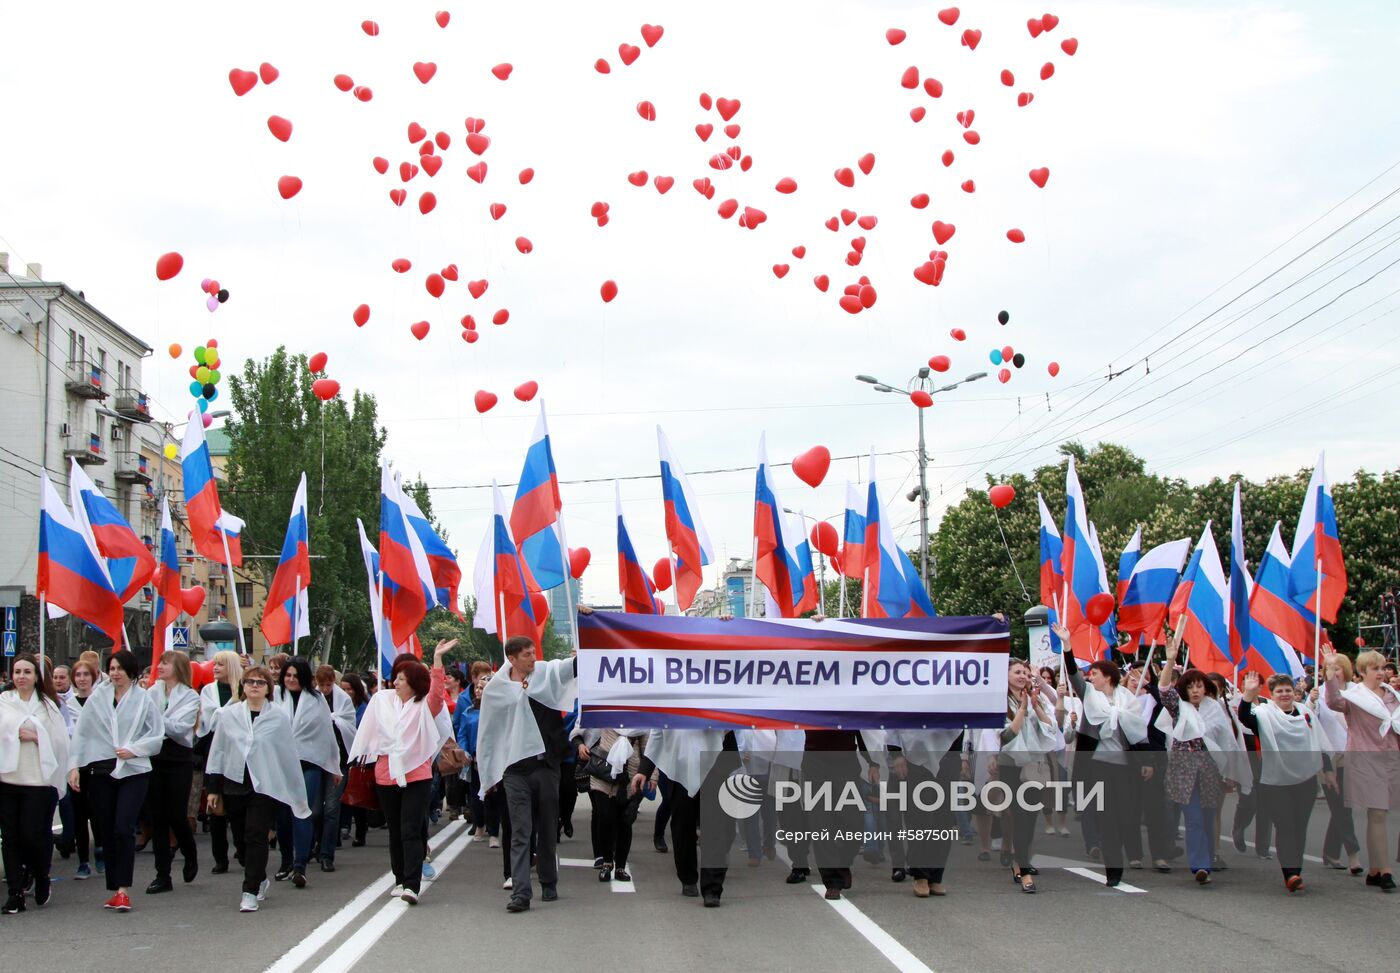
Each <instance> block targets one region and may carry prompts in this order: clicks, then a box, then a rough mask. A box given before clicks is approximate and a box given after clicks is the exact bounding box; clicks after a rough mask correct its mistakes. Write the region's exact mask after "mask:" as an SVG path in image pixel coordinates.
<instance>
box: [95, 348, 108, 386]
mask: <svg viewBox="0 0 1400 973" xmlns="http://www.w3.org/2000/svg"><path fill="white" fill-rule="evenodd" d="M97 375H98V379H97V380H98V382H105V381H107V353H106V352H105V351H103V350H102V349H101V348H99V349H97Z"/></svg>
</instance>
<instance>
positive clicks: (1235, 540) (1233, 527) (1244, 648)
mask: <svg viewBox="0 0 1400 973" xmlns="http://www.w3.org/2000/svg"><path fill="white" fill-rule="evenodd" d="M1228 590H1229V592H1230V611H1229V620H1230V644H1229V651H1230V661H1231V662H1233V663H1234V664H1235V667H1236V668H1239V667H1241V666H1243V665H1244V663H1245V654H1246V653H1247V652H1248V651H1249V647H1250V639H1249V600H1250V595H1251V593H1252V591H1253V582H1252V581H1251V580H1250V577H1249V569H1248V568H1247V567H1246V565H1245V550H1244V517H1243V515H1242V514H1241V513H1240V484H1239V482H1238V481H1236V482H1235V499H1234V501H1233V502H1232V503H1231V505H1230V583H1229V586H1228Z"/></svg>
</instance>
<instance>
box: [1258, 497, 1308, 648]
mask: <svg viewBox="0 0 1400 973" xmlns="http://www.w3.org/2000/svg"><path fill="white" fill-rule="evenodd" d="M1292 563H1293V559H1292V558H1291V557H1290V556H1289V554H1288V548H1287V547H1285V546H1284V544H1283V535H1282V534H1281V533H1280V531H1279V524H1278V523H1277V522H1276V523H1275V524H1274V532H1273V534H1271V535H1270V536H1269V546H1268V547H1267V548H1265V549H1264V556H1263V557H1262V558H1260V559H1259V567H1258V568H1257V569H1256V570H1255V572H1254V591H1253V593H1252V594H1251V595H1250V598H1249V616H1250V626H1249V633H1250V638H1251V641H1252V643H1253V644H1252V645H1251V650H1252V654H1253V655H1255V656H1257V659H1253V658H1250V657H1248V656H1247V657H1246V660H1247V661H1246V665H1245V668H1251V666H1250V664H1249V663H1250V662H1257V663H1261V664H1262V665H1261V667H1260V671H1261V672H1264V673H1269V672H1286V673H1288V674H1290V675H1295V674H1301V669H1302V665H1301V663H1300V662H1298V661H1297V659H1298V651H1297V650H1302V652H1303V653H1304V654H1306V655H1311V653H1310V652H1309V651H1308V650H1309V648H1310V647H1311V645H1312V641H1313V632H1314V631H1315V626H1316V624H1317V616H1315V615H1314V614H1313V613H1312V612H1310V611H1308V610H1307V609H1306V608H1304V607H1302V606H1301V605H1299V604H1298V603H1297V602H1295V601H1293V599H1292V598H1291V597H1289V589H1288V578H1289V568H1290V567H1291V566H1292Z"/></svg>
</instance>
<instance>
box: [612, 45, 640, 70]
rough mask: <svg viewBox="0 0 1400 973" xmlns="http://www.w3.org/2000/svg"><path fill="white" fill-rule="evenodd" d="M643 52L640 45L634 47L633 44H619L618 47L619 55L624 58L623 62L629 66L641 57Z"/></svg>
mask: <svg viewBox="0 0 1400 973" xmlns="http://www.w3.org/2000/svg"><path fill="white" fill-rule="evenodd" d="M641 54H642V49H641V48H640V47H633V46H632V45H631V44H619V45H618V47H617V56H618V57H620V58H622V63H623V64H626V65H627V66H629V67H630V66H631V65H632V62H633V61H635V60H637V58H639V57H641Z"/></svg>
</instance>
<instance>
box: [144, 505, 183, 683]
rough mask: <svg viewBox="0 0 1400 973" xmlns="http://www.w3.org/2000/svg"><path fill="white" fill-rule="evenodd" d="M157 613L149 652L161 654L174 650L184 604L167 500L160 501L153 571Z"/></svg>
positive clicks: (178, 555) (178, 556)
mask: <svg viewBox="0 0 1400 973" xmlns="http://www.w3.org/2000/svg"><path fill="white" fill-rule="evenodd" d="M155 582H156V611H155V626H154V631H153V634H152V636H151V651H152V652H153V653H154V654H155V655H156V657H157V658H158V657H159V655H160V653H162V652H168V651H170V650H171V649H173V648H175V633H174V632H173V631H171V628H172V626H173V625H174V624H175V623H176V622H177V621H179V620H180V612H181V611H182V610H183V604H182V601H181V598H180V554H179V551H178V550H177V549H176V547H175V528H174V527H173V526H172V525H171V523H170V499H169V498H168V497H162V498H161V501H160V568H159V570H157V571H156V572H155Z"/></svg>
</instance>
